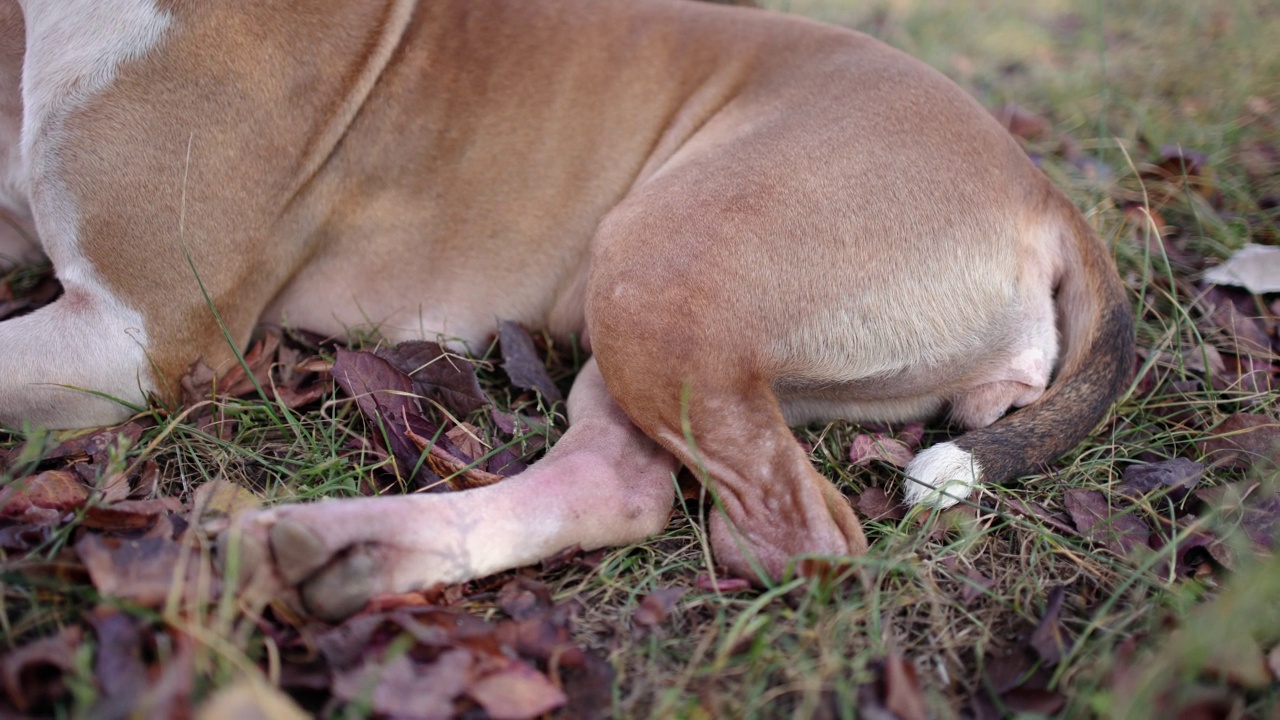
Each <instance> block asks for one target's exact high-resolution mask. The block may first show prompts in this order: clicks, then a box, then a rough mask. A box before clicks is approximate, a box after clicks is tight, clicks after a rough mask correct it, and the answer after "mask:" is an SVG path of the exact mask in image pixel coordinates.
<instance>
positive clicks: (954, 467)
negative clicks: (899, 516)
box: [904, 442, 982, 508]
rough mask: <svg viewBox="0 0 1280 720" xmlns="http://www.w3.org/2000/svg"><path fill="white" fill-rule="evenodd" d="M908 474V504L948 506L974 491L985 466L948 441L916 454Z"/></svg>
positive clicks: (908, 465) (909, 466) (905, 489)
mask: <svg viewBox="0 0 1280 720" xmlns="http://www.w3.org/2000/svg"><path fill="white" fill-rule="evenodd" d="M906 475H907V479H906V486H905V488H904V494H905V495H906V501H907V504H909V505H928V506H932V507H936V508H949V507H951V506H952V505H955V504H956V503H958V502H960V501H961V500H964V499H966V498H968V497H969V496H970V495H972V494H973V490H974V488H976V487H978V485H979V484H980V483H981V481H982V468H981V467H980V466H979V465H978V460H977V459H976V458H975V457H973V454H972V453H970V452H968V451H967V450H963V449H961V448H960V447H959V446H957V445H956V444H955V443H950V442H946V443H940V444H938V445H934V446H933V447H931V448H929V449H927V450H923V451H921V452H920V454H919V455H916V457H915V459H914V460H912V461H911V462H910V463H908V464H907V470H906Z"/></svg>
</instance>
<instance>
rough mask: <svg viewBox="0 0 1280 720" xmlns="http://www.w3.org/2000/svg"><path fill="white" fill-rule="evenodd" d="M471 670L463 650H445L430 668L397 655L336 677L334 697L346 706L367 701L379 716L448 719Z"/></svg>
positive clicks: (467, 655)
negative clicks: (348, 703) (342, 701)
mask: <svg viewBox="0 0 1280 720" xmlns="http://www.w3.org/2000/svg"><path fill="white" fill-rule="evenodd" d="M471 668H472V659H471V654H470V653H468V652H467V651H465V650H446V651H445V652H442V653H441V654H440V656H439V657H438V658H436V660H435V662H432V663H430V664H424V663H418V662H415V661H414V660H412V659H410V657H409V656H408V655H398V656H396V657H394V658H391V659H389V660H387V661H385V662H377V661H370V662H367V663H365V664H362V665H360V666H359V667H357V668H355V669H353V670H349V671H344V672H340V673H338V674H337V675H336V676H335V677H334V680H333V694H334V696H335V697H337V698H339V699H341V700H345V701H347V702H355V701H364V700H367V701H368V703H369V707H370V709H372V710H373V711H374V712H376V713H379V714H385V715H391V716H394V717H402V718H418V719H421V720H437V719H445V718H451V717H453V716H454V707H453V701H454V699H455V698H457V697H459V696H460V695H462V692H463V690H465V689H466V687H467V683H468V679H469V676H470V674H471Z"/></svg>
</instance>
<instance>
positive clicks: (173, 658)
mask: <svg viewBox="0 0 1280 720" xmlns="http://www.w3.org/2000/svg"><path fill="white" fill-rule="evenodd" d="M164 641H165V644H167V645H169V646H171V650H170V652H169V655H168V657H167V658H165V662H164V663H163V664H161V665H160V666H159V669H160V676H159V677H158V678H156V680H155V682H153V683H152V684H151V688H150V691H149V692H148V693H146V694H145V695H143V696H142V697H141V698H139V702H138V706H137V708H136V709H135V710H134V712H133V713H132V714H131V716H132V717H146V718H180V717H186V716H187V714H188V713H190V712H191V693H192V690H193V689H194V685H195V678H196V650H195V648H196V643H195V641H194V640H192V639H191V636H189V635H187V634H186V633H183V632H178V631H171V632H168V633H165V635H164Z"/></svg>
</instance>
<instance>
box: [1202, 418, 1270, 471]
mask: <svg viewBox="0 0 1280 720" xmlns="http://www.w3.org/2000/svg"><path fill="white" fill-rule="evenodd" d="M1197 445H1198V446H1199V448H1200V452H1201V453H1202V454H1203V455H1204V457H1205V460H1207V461H1208V462H1209V463H1210V465H1212V466H1213V467H1228V468H1238V469H1244V468H1249V467H1253V466H1254V465H1255V464H1256V463H1258V462H1259V461H1261V460H1265V461H1267V462H1269V463H1271V464H1272V465H1274V464H1275V463H1276V462H1277V461H1278V460H1280V422H1277V421H1276V420H1274V419H1272V418H1271V417H1270V416H1267V415H1254V414H1249V413H1235V414H1234V415H1231V416H1229V417H1228V418H1227V419H1226V420H1223V421H1222V422H1221V423H1219V424H1218V426H1217V427H1215V428H1213V430H1211V431H1210V436H1209V437H1208V438H1206V439H1205V440H1201V441H1200V442H1199V443H1197Z"/></svg>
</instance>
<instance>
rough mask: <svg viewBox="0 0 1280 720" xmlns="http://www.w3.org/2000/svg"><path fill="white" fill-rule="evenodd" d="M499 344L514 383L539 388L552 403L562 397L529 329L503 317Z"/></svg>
mask: <svg viewBox="0 0 1280 720" xmlns="http://www.w3.org/2000/svg"><path fill="white" fill-rule="evenodd" d="M498 344H499V345H500V346H501V349H502V369H503V371H504V372H506V374H507V377H508V378H510V379H511V384H512V385H515V386H516V387H518V388H521V389H523V390H536V391H537V392H538V394H539V395H541V396H542V397H543V398H545V399H546V401H547V402H548V403H554V402H558V401H559V400H560V399H561V396H560V390H559V389H558V388H557V387H556V384H555V383H554V382H552V381H551V376H550V375H548V374H547V368H546V366H545V365H543V364H542V359H541V358H539V357H538V351H537V349H536V348H535V347H534V345H533V338H532V337H531V336H530V335H529V331H528V330H525V329H524V328H523V327H521V326H520V324H519V323H514V322H512V321H510V320H503V321H502V322H500V323H498Z"/></svg>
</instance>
